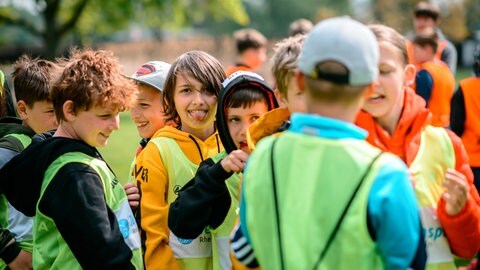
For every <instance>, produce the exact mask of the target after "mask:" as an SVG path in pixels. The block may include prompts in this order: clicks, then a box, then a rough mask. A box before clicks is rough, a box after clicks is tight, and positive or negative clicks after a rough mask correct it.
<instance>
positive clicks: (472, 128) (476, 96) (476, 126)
mask: <svg viewBox="0 0 480 270" xmlns="http://www.w3.org/2000/svg"><path fill="white" fill-rule="evenodd" d="M460 87H461V88H462V92H463V99H464V100H465V112H466V117H465V128H464V131H463V134H462V142H463V145H464V146H465V150H467V154H468V159H469V163H470V166H472V167H480V78H468V79H465V80H462V81H461V82H460Z"/></svg>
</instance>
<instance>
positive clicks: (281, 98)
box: [273, 88, 288, 108]
mask: <svg viewBox="0 0 480 270" xmlns="http://www.w3.org/2000/svg"><path fill="white" fill-rule="evenodd" d="M287 91H288V90H287ZM273 93H274V94H275V98H276V99H277V101H278V104H279V105H280V107H282V108H285V107H287V104H288V101H287V99H286V97H285V96H284V95H283V94H282V93H280V90H278V88H275V90H274V91H273Z"/></svg>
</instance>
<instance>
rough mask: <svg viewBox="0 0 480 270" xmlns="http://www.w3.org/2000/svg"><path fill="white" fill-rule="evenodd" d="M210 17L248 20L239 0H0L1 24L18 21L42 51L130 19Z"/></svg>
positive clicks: (173, 21)
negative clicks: (73, 34) (69, 36)
mask: <svg viewBox="0 0 480 270" xmlns="http://www.w3.org/2000/svg"><path fill="white" fill-rule="evenodd" d="M206 16H212V17H213V18H215V19H217V20H220V19H230V20H233V21H235V22H237V23H239V24H246V23H248V16H247V14H246V12H245V10H244V8H243V5H242V3H241V0H202V1H191V0H115V1H109V0H96V1H93V0H23V1H15V0H3V1H0V25H1V24H3V25H9V26H17V27H20V28H21V29H24V30H26V31H27V32H28V33H30V34H31V35H32V36H35V37H38V38H40V40H41V41H42V44H43V47H44V54H45V57H46V58H48V59H52V58H54V57H55V56H56V54H57V53H58V50H59V47H60V46H61V42H62V40H63V39H64V38H65V36H66V35H67V34H69V33H71V32H72V31H73V30H76V31H75V32H76V34H77V36H78V35H80V36H85V35H86V34H91V33H96V34H105V33H112V32H113V31H115V30H119V29H125V28H127V27H128V26H130V25H131V24H132V23H134V24H137V25H142V26H149V27H170V28H174V27H181V26H186V25H188V24H190V23H194V22H199V21H201V20H203V19H205V18H206Z"/></svg>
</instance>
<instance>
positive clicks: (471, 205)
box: [356, 89, 480, 258]
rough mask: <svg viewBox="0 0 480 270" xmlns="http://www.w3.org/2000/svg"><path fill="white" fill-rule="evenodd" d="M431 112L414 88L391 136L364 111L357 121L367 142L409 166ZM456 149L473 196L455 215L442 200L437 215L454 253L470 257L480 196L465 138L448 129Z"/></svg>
mask: <svg viewBox="0 0 480 270" xmlns="http://www.w3.org/2000/svg"><path fill="white" fill-rule="evenodd" d="M430 119H431V113H430V112H429V110H428V109H426V108H425V101H424V100H423V99H422V98H421V97H420V96H418V95H416V94H415V92H414V91H413V90H411V89H406V90H405V99H404V104H403V112H402V115H401V116H400V119H399V121H398V124H397V128H396V129H395V131H394V133H393V134H392V135H389V134H388V132H387V131H385V130H384V129H383V128H382V127H380V125H378V124H376V122H375V119H374V118H373V117H372V116H371V115H370V114H368V113H366V112H364V111H362V112H360V113H359V115H358V116H357V120H356V124H357V125H358V126H360V127H361V128H363V129H365V130H367V131H368V133H369V135H368V137H367V141H368V142H370V143H371V144H373V145H375V146H377V147H379V148H381V149H382V150H384V151H389V152H391V153H393V154H395V155H397V156H398V157H400V158H401V159H402V160H403V161H404V162H405V163H406V164H407V165H408V166H410V164H411V163H412V161H413V160H414V159H415V156H416V155H417V153H418V149H419V146H420V133H421V131H422V129H423V127H425V126H426V125H429V123H430ZM447 132H448V135H449V136H450V139H451V141H452V144H453V148H454V149H455V159H456V162H455V164H456V167H455V169H456V170H457V171H459V172H461V173H462V174H464V175H465V177H466V178H467V180H468V183H469V185H470V196H469V197H468V200H467V202H466V204H465V206H464V207H463V209H462V210H461V211H460V213H458V214H457V215H455V216H449V215H448V214H447V213H446V210H445V201H444V200H443V198H441V199H440V201H439V202H438V205H437V215H438V217H439V219H440V223H441V225H442V227H443V229H444V230H445V234H446V235H447V239H448V242H449V244H450V248H451V249H452V253H453V254H455V255H457V256H459V257H462V258H469V257H472V256H473V255H475V253H476V252H477V251H478V250H479V249H480V198H479V195H478V192H477V190H476V188H475V186H474V185H473V173H472V171H471V169H470V166H469V164H468V158H467V154H466V151H465V149H464V147H463V145H462V141H461V139H460V138H458V137H457V136H456V135H455V134H454V133H453V132H451V131H450V130H447Z"/></svg>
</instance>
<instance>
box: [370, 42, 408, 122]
mask: <svg viewBox="0 0 480 270" xmlns="http://www.w3.org/2000/svg"><path fill="white" fill-rule="evenodd" d="M379 49H380V61H379V66H378V69H379V77H378V83H377V84H376V85H375V89H374V91H373V93H372V94H371V95H370V97H369V98H368V99H367V100H366V102H365V104H364V106H363V109H364V110H365V111H367V112H368V113H370V114H371V115H372V116H373V117H374V118H376V119H377V120H379V121H382V120H384V121H386V122H388V121H394V122H395V123H396V121H397V120H398V118H399V117H400V114H401V111H402V108H403V99H404V92H405V90H404V85H405V84H406V83H407V82H408V81H409V80H411V79H412V78H413V76H414V73H415V68H414V67H413V66H412V65H407V66H405V64H404V62H403V61H402V56H401V53H400V51H399V50H398V49H397V48H396V47H395V46H394V45H392V44H391V43H389V42H380V43H379Z"/></svg>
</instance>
